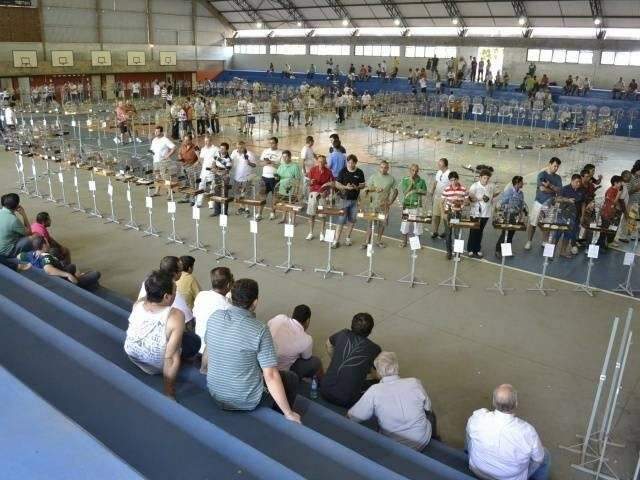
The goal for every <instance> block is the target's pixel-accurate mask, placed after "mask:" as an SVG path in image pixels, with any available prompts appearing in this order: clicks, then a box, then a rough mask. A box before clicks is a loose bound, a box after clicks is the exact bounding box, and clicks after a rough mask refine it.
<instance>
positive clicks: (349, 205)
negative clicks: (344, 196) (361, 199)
mask: <svg viewBox="0 0 640 480" xmlns="http://www.w3.org/2000/svg"><path fill="white" fill-rule="evenodd" d="M342 208H343V209H344V215H342V216H341V217H338V218H337V219H336V223H337V224H338V225H344V224H345V223H356V221H357V220H358V200H343V201H342Z"/></svg>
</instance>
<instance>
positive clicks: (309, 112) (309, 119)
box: [304, 95, 318, 127]
mask: <svg viewBox="0 0 640 480" xmlns="http://www.w3.org/2000/svg"><path fill="white" fill-rule="evenodd" d="M317 104H318V102H317V101H316V99H315V98H313V96H311V95H309V99H308V100H307V109H306V110H305V113H304V126H305V127H308V126H310V125H313V117H314V116H315V113H316V106H317Z"/></svg>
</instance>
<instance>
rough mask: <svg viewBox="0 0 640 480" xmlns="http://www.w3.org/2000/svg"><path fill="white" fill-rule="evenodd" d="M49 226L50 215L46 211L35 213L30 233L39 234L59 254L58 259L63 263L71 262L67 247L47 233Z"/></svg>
mask: <svg viewBox="0 0 640 480" xmlns="http://www.w3.org/2000/svg"><path fill="white" fill-rule="evenodd" d="M50 226H51V216H50V215H49V213H48V212H40V213H38V215H36V221H35V223H32V224H31V233H32V234H33V235H39V236H41V237H43V238H44V239H45V240H46V241H47V243H48V244H49V246H50V247H53V248H55V249H56V250H57V251H58V252H60V255H59V257H58V259H59V260H60V261H61V262H62V263H65V264H68V263H71V252H69V249H68V248H67V247H65V246H63V245H61V244H60V243H59V242H58V241H56V239H55V238H53V237H52V236H51V234H50V233H49V227H50Z"/></svg>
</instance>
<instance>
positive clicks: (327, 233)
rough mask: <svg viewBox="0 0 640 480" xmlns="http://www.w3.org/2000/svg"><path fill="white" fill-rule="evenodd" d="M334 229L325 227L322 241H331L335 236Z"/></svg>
mask: <svg viewBox="0 0 640 480" xmlns="http://www.w3.org/2000/svg"><path fill="white" fill-rule="evenodd" d="M335 235H336V231H335V230H332V229H330V228H327V229H326V230H325V232H324V241H325V242H328V243H333V239H334V238H335Z"/></svg>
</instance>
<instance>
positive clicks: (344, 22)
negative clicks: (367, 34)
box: [342, 18, 349, 27]
mask: <svg viewBox="0 0 640 480" xmlns="http://www.w3.org/2000/svg"><path fill="white" fill-rule="evenodd" d="M347 25H349V20H347V19H346V18H345V19H344V20H342V26H343V27H346V26H347Z"/></svg>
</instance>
